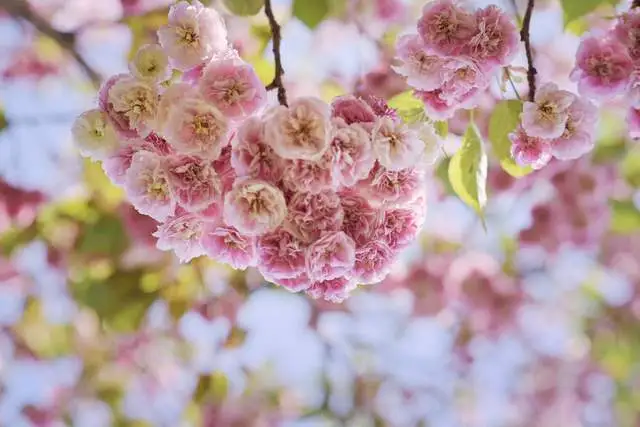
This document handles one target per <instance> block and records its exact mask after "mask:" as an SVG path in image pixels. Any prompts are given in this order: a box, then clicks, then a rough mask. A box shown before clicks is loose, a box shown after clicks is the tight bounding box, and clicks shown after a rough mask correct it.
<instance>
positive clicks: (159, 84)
mask: <svg viewBox="0 0 640 427" xmlns="http://www.w3.org/2000/svg"><path fill="white" fill-rule="evenodd" d="M158 38H159V41H160V45H151V46H144V47H142V48H141V49H140V50H139V52H138V53H137V54H136V55H135V57H134V59H133V61H132V63H131V66H130V71H131V72H130V74H121V75H117V76H114V77H112V78H111V79H109V80H108V81H107V82H106V83H105V84H104V85H103V87H102V89H101V90H100V94H99V108H97V109H94V110H91V111H88V112H85V113H84V114H82V115H81V116H80V117H79V118H78V119H77V121H76V123H75V125H74V128H73V133H74V136H75V139H76V141H77V143H78V145H79V147H80V150H81V152H82V153H83V154H84V155H87V156H90V157H91V158H93V159H96V160H102V161H103V168H104V170H105V172H106V173H107V175H108V176H109V177H110V178H111V179H112V180H113V182H114V183H116V184H119V185H121V186H123V187H124V189H125V191H126V194H127V197H128V199H129V200H130V202H131V203H132V204H133V206H134V207H135V208H136V209H137V210H138V211H139V212H140V213H143V214H146V215H148V216H150V217H152V218H153V219H155V220H156V221H158V222H159V223H160V225H159V226H158V230H157V231H156V232H155V234H154V235H155V236H156V237H157V238H158V242H157V246H158V248H159V249H163V250H173V251H174V252H175V253H176V255H177V256H178V257H179V258H180V260H181V261H183V262H187V261H189V260H191V259H192V258H194V257H198V256H201V255H207V256H209V257H212V258H214V259H216V260H218V261H221V262H225V263H228V264H230V265H231V266H233V267H234V268H238V269H243V268H246V267H249V266H256V267H258V269H259V270H260V272H261V273H262V275H263V276H264V277H265V278H266V279H268V280H270V281H273V282H275V283H277V284H279V285H281V286H283V287H285V288H287V289H289V290H291V291H295V292H297V291H302V290H304V291H306V292H307V293H308V294H309V295H311V296H312V297H316V298H317V297H323V298H325V299H327V300H330V301H341V300H342V299H344V298H345V297H346V296H347V294H348V292H349V291H350V290H352V289H353V288H355V286H356V285H357V284H367V283H373V282H377V281H379V280H381V279H382V278H383V277H384V276H385V275H386V274H387V271H388V269H389V267H390V266H391V263H392V261H393V260H394V257H395V255H396V254H398V252H399V251H400V250H402V249H403V248H405V247H406V246H407V245H408V244H410V243H411V242H412V241H413V240H414V239H415V237H416V235H417V233H418V231H419V229H420V227H421V223H422V220H423V211H424V210H423V209H422V205H423V204H424V199H423V198H421V197H420V196H422V193H423V179H424V174H423V172H422V171H421V169H420V168H419V167H418V165H419V164H420V163H421V162H423V161H427V160H429V159H426V158H425V157H426V156H428V155H429V154H428V153H433V152H437V150H434V149H433V147H435V146H437V145H438V139H437V136H436V134H435V131H434V129H433V128H432V127H431V125H429V124H420V125H416V126H408V125H405V124H404V123H403V122H401V121H400V119H399V118H398V117H397V115H396V114H395V111H394V110H392V109H390V108H389V107H388V106H387V105H386V103H385V102H384V101H382V100H379V99H375V98H373V97H368V98H365V99H361V98H357V97H354V96H344V97H340V98H336V99H335V100H334V101H333V103H332V104H331V105H329V104H327V103H325V102H324V101H321V100H319V99H316V98H304V97H303V98H298V99H295V100H293V101H292V102H291V103H290V105H289V106H282V105H275V106H268V105H267V94H266V90H265V88H264V87H263V86H262V84H261V82H260V81H259V79H258V77H257V76H256V73H255V71H254V69H253V68H252V67H251V66H250V65H249V64H247V63H245V62H244V61H243V60H242V59H240V57H239V55H238V54H237V53H236V52H235V51H234V50H233V49H231V48H230V47H229V46H228V44H227V38H226V30H225V26H224V24H223V22H222V20H221V18H220V17H219V16H218V14H217V13H216V12H215V11H214V10H212V9H207V8H205V7H204V6H202V5H201V4H200V3H198V2H197V1H196V2H192V4H189V3H187V2H179V3H177V4H176V5H174V6H172V7H171V9H170V12H169V22H168V25H167V26H166V27H164V28H162V29H160V30H159V32H158ZM176 70H179V71H181V72H182V77H181V78H180V79H179V80H176V79H171V78H170V76H172V75H173V74H176ZM426 148H428V149H426Z"/></svg>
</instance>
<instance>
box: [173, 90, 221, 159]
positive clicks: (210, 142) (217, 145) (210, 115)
mask: <svg viewBox="0 0 640 427" xmlns="http://www.w3.org/2000/svg"><path fill="white" fill-rule="evenodd" d="M165 132H166V134H167V139H168V141H169V142H170V143H171V145H172V146H173V147H174V148H175V150H176V151H177V152H179V153H182V154H193V155H197V156H200V157H204V158H208V159H212V160H215V159H217V158H218V156H220V151H221V150H222V147H223V146H225V145H226V144H227V143H228V136H227V132H228V123H227V120H226V118H225V117H224V116H223V115H222V113H221V112H220V111H219V110H218V109H217V108H216V107H214V106H213V105H210V104H208V103H206V102H205V101H204V100H202V99H201V98H198V97H188V98H186V99H183V100H182V102H180V103H179V104H178V105H176V106H175V107H174V108H172V109H171V110H170V112H169V117H168V122H167V124H166V127H165Z"/></svg>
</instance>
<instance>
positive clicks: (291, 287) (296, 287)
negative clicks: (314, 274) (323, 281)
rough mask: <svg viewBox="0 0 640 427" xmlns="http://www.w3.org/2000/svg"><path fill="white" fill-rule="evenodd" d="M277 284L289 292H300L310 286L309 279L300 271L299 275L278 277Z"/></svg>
mask: <svg viewBox="0 0 640 427" xmlns="http://www.w3.org/2000/svg"><path fill="white" fill-rule="evenodd" d="M277 285H279V286H282V287H283V288H285V289H286V290H288V291H289V292H300V291H304V290H305V289H308V288H309V286H311V279H309V276H307V274H306V273H301V274H300V275H299V276H296V277H292V278H289V279H278V280H277Z"/></svg>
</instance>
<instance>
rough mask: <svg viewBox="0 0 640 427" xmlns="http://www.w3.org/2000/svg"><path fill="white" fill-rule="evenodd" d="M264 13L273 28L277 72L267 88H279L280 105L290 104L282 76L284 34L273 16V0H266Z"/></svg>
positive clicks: (272, 36)
mask: <svg viewBox="0 0 640 427" xmlns="http://www.w3.org/2000/svg"><path fill="white" fill-rule="evenodd" d="M264 13H265V14H266V15H267V19H268V20H269V27H270V28H271V40H272V44H273V58H274V60H275V63H276V64H275V67H276V74H275V76H274V77H273V81H272V82H271V83H269V85H268V86H267V90H273V89H278V102H279V103H280V105H284V106H285V107H287V106H288V104H287V91H286V90H285V88H284V83H283V81H282V77H283V76H284V69H283V68H282V58H281V57H280V42H281V40H282V36H281V34H280V24H278V21H276V18H275V17H274V16H273V9H272V8H271V0H265V2H264Z"/></svg>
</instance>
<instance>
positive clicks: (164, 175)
mask: <svg viewBox="0 0 640 427" xmlns="http://www.w3.org/2000/svg"><path fill="white" fill-rule="evenodd" d="M124 188H125V190H126V192H127V196H128V197H129V200H131V203H132V204H133V206H134V207H135V208H136V209H137V210H138V212H140V213H142V214H145V215H149V216H150V217H152V218H153V219H155V220H157V221H164V220H165V219H166V218H167V217H169V216H170V215H173V213H174V211H175V207H176V202H175V199H174V197H173V194H172V193H171V186H170V184H169V177H168V172H167V168H166V164H165V162H164V161H163V159H162V158H161V157H159V156H158V155H156V154H154V153H152V152H150V151H144V150H142V151H138V152H137V153H135V154H134V155H133V157H132V158H131V166H130V167H129V168H128V170H127V172H126V175H125V181H124Z"/></svg>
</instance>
